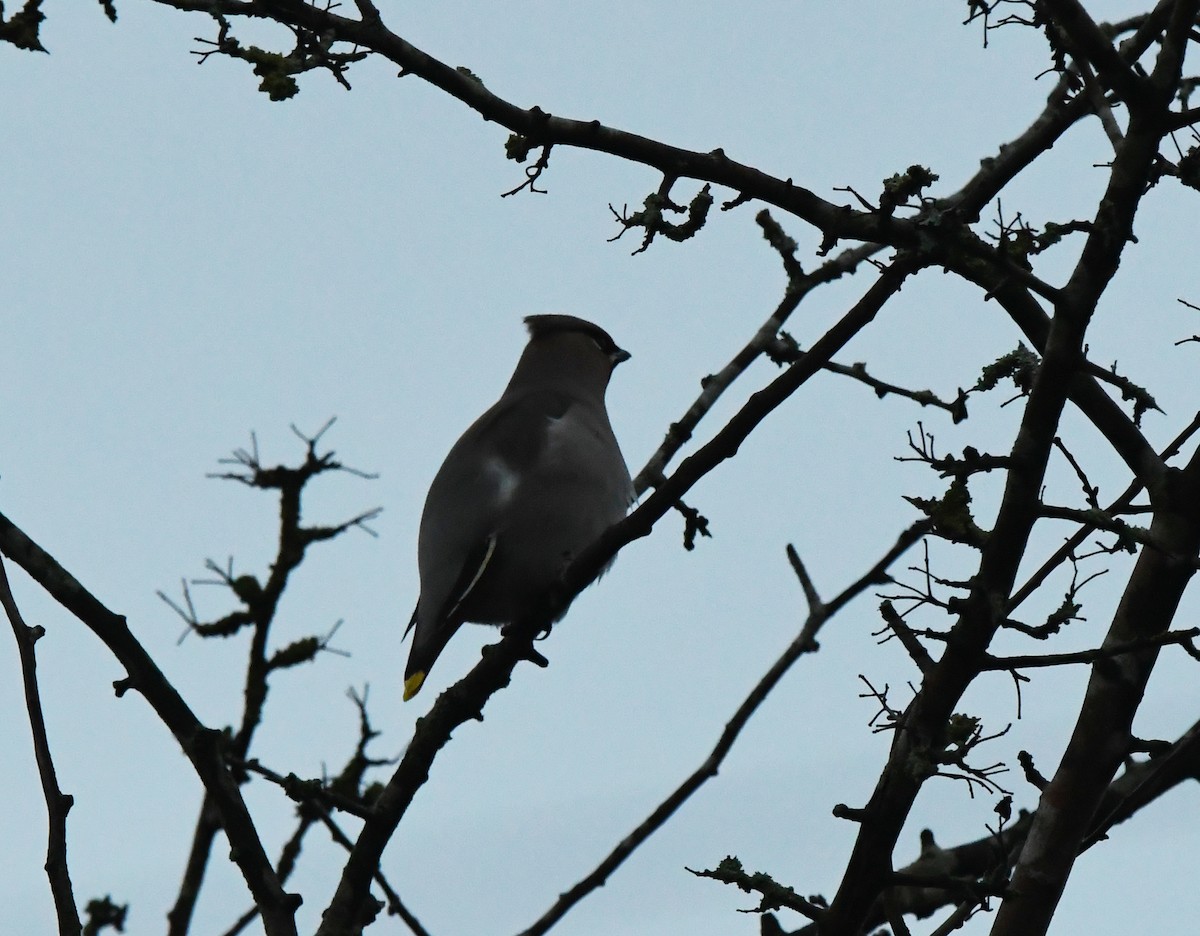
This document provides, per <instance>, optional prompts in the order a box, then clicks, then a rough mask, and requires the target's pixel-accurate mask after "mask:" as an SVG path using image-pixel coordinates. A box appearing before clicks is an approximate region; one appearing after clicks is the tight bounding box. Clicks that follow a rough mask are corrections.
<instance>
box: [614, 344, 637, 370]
mask: <svg viewBox="0 0 1200 936" xmlns="http://www.w3.org/2000/svg"><path fill="white" fill-rule="evenodd" d="M611 357H612V363H613V367H616V366H617V365H618V364H623V363H625V362H626V361H628V360H629V359H630V358H631V357H633V355H632V354H630V353H629V352H628V351H626V350H625V349H624V348H617V350H616V351H614V352H613V353H612V355H611Z"/></svg>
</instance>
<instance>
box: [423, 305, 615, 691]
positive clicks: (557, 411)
mask: <svg viewBox="0 0 1200 936" xmlns="http://www.w3.org/2000/svg"><path fill="white" fill-rule="evenodd" d="M525 326H526V328H527V329H528V331H529V340H528V342H527V344H526V345H525V349H524V351H523V352H522V353H521V357H520V359H519V360H518V361H517V366H516V369H515V370H514V371H513V375H512V377H511V378H510V380H509V382H508V385H507V386H506V387H505V388H504V392H503V393H502V394H501V395H500V399H499V400H497V401H496V403H495V404H494V405H493V406H492V407H491V408H490V409H489V410H487V412H485V413H484V414H483V415H482V416H480V417H479V418H478V419H477V420H475V422H474V423H473V424H472V425H471V426H470V428H468V429H467V431H466V432H464V433H463V434H462V436H461V438H459V440H458V441H457V442H456V443H455V444H454V446H453V447H452V448H451V449H450V452H449V454H447V456H446V458H445V461H443V462H442V466H441V468H439V469H438V472H437V474H436V475H435V476H434V479H433V483H432V484H431V485H430V487H429V493H428V494H427V495H426V498H425V506H424V509H423V511H422V513H421V523H420V527H419V529H418V533H417V568H418V572H419V575H420V597H419V598H418V600H417V606H416V608H415V609H414V610H413V614H412V618H411V619H410V620H409V623H408V628H407V629H406V630H405V632H404V634H405V636H406V637H407V636H408V633H409V632H410V631H412V632H413V642H412V647H411V649H410V651H409V656H408V664H407V666H406V667H405V670H404V700H405V701H408V700H409V699H411V698H412V697H413V696H415V695H416V694H417V693H418V692H419V691H420V689H421V686H422V684H423V683H424V682H425V678H426V676H427V675H428V673H429V670H430V667H432V666H433V664H434V661H436V660H437V658H438V656H439V654H441V652H442V650H443V649H445V647H446V644H447V643H448V642H449V640H450V638H451V637H453V636H454V634H455V632H456V631H457V630H458V628H459V627H460V625H462V624H463V623H464V622H472V623H479V624H494V625H504V624H510V623H512V622H514V621H516V620H518V619H519V618H520V617H521V616H522V615H523V614H526V613H528V612H529V611H530V610H531V609H532V608H533V607H535V606H536V603H537V602H538V600H539V599H540V598H541V597H542V596H544V595H545V593H546V592H547V591H548V590H549V588H550V587H551V586H553V585H554V583H555V582H557V581H558V580H559V578H560V577H561V575H562V573H563V571H564V569H565V568H566V566H567V565H568V564H569V563H570V561H571V560H572V559H573V558H574V557H576V556H578V555H579V553H580V552H582V551H583V550H584V549H585V548H586V547H587V546H589V545H590V544H591V543H592V542H593V541H595V540H596V539H597V538H598V537H599V536H600V534H601V533H603V532H604V531H605V530H606V529H608V527H610V526H612V525H613V524H614V523H617V522H618V521H620V520H621V519H622V518H623V517H624V516H625V514H626V512H627V511H628V510H629V507H630V505H631V504H632V503H633V499H634V492H633V482H632V481H631V479H630V477H629V468H628V467H627V466H626V464H625V458H624V456H623V455H622V454H621V449H620V446H619V445H618V444H617V439H616V436H615V435H614V434H613V429H612V425H611V423H610V422H609V418H608V410H607V408H606V406H605V399H604V397H605V391H606V390H607V389H608V383H609V379H610V378H611V377H612V373H613V370H614V369H615V368H616V366H617V365H618V364H620V363H622V362H623V361H627V360H629V357H630V355H629V352H628V351H625V350H623V349H622V348H620V347H618V346H617V343H616V342H615V341H613V339H612V337H611V336H610V335H609V334H608V332H606V331H605V330H604V329H603V328H601V327H600V326H598V325H594V324H593V323H591V322H589V321H586V320H584V319H581V318H576V317H575V316H573V315H561V314H552V315H530V316H527V317H526V318H525Z"/></svg>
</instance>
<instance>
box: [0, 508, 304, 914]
mask: <svg viewBox="0 0 1200 936" xmlns="http://www.w3.org/2000/svg"><path fill="white" fill-rule="evenodd" d="M0 553H2V554H3V555H5V556H7V557H8V558H9V559H11V560H12V561H13V562H15V563H17V565H19V566H21V568H23V569H24V570H25V571H26V572H28V573H29V575H30V576H31V577H32V578H33V579H34V581H36V582H37V583H38V584H39V585H41V586H42V588H44V589H45V590H46V591H47V592H48V593H49V595H50V596H51V597H52V598H53V599H54V600H55V601H57V602H58V603H59V604H60V605H62V606H63V607H64V608H66V609H67V610H68V611H70V612H71V614H73V615H74V616H75V617H76V618H78V619H79V620H80V621H82V622H83V623H84V624H85V625H86V626H87V627H88V628H89V629H90V630H91V631H92V632H93V633H94V634H95V635H96V636H97V637H99V638H100V640H101V641H103V642H104V645H105V646H106V647H108V649H109V650H110V651H111V652H112V654H113V656H115V657H116V658H117V660H119V661H120V663H121V665H122V666H124V667H125V671H126V673H127V674H128V675H127V676H126V678H124V679H121V680H118V681H117V682H116V683H115V684H114V685H115V687H116V690H117V694H118V695H121V694H124V693H125V692H126V691H128V690H129V689H136V690H137V691H138V692H139V693H141V695H142V697H143V698H144V699H145V700H146V701H147V702H148V703H150V707H151V708H153V709H154V712H155V714H156V715H158V717H159V719H160V720H161V721H162V722H163V724H164V725H166V726H167V728H168V729H169V730H170V732H171V734H173V735H174V736H175V740H176V741H178V742H179V746H180V747H181V748H182V749H183V753H184V754H185V755H187V758H188V760H190V761H191V762H192V766H193V767H194V768H195V771H196V775H197V776H198V777H199V778H200V781H201V783H203V784H204V789H205V791H206V794H207V795H209V796H211V798H212V803H213V808H214V809H215V810H216V813H217V815H218V816H219V817H220V819H221V826H222V828H223V829H224V830H225V834H226V836H227V837H228V838H229V843H230V846H231V852H232V856H233V860H234V861H235V862H236V863H237V865H238V869H239V870H240V871H241V872H242V877H243V878H245V881H246V885H247V887H248V888H249V889H250V893H251V894H252V895H253V898H254V901H255V903H256V904H257V905H258V907H259V908H260V910H261V912H262V916H263V925H264V928H265V929H266V932H267V934H268V936H295V933H296V921H295V912H296V908H297V907H298V906H299V905H300V898H299V895H296V894H288V893H285V892H284V890H283V888H282V887H281V886H280V883H279V878H278V877H277V876H276V874H275V870H274V868H273V867H272V865H271V861H270V859H269V858H268V857H267V854H266V852H265V851H264V849H263V845H262V842H261V841H260V840H259V837H258V832H257V830H256V829H255V827H254V820H253V819H252V818H251V817H250V813H249V811H248V810H247V808H246V803H245V801H244V800H243V799H242V794H241V791H240V790H239V789H238V786H237V783H235V782H234V779H233V777H232V776H231V775H230V773H229V771H228V769H227V768H226V766H225V763H224V760H223V758H222V753H221V739H220V733H219V732H217V731H215V730H213V729H211V728H207V727H205V726H204V725H203V724H201V722H200V720H199V719H197V718H196V716H195V715H194V714H193V712H192V710H191V709H190V708H189V707H188V704H187V703H186V702H185V701H184V700H183V698H182V696H180V695H179V693H178V691H176V689H175V687H174V686H172V685H171V683H170V682H169V681H168V680H167V678H166V677H165V676H164V675H163V673H162V671H161V670H160V669H159V668H158V666H157V665H156V664H155V662H154V660H153V659H151V657H150V655H149V654H148V653H146V651H145V649H144V648H143V647H142V645H141V644H140V643H139V642H138V640H137V638H136V637H134V636H133V633H132V632H131V631H130V630H129V626H128V624H126V622H125V618H124V617H122V616H121V615H119V614H115V613H114V612H112V611H110V610H109V609H108V608H107V607H105V606H104V605H103V604H101V603H100V601H99V600H97V598H96V597H95V596H94V595H92V593H91V592H89V591H88V590H87V589H86V588H84V587H83V585H82V584H81V583H80V582H79V580H78V579H76V578H75V577H74V576H73V575H71V574H70V573H69V572H68V571H67V570H66V569H64V568H63V567H62V566H61V565H59V564H58V562H57V561H56V560H55V559H54V557H53V556H51V555H49V554H48V553H47V552H46V551H45V550H43V549H42V548H41V547H40V546H38V545H37V544H36V543H35V542H33V540H31V539H30V538H29V537H28V536H26V535H25V534H24V533H23V532H22V531H21V530H20V529H18V528H17V527H16V526H15V525H14V524H13V523H12V521H11V520H9V519H8V517H6V516H4V514H2V513H0Z"/></svg>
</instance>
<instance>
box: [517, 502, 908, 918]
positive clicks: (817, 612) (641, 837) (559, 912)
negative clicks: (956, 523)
mask: <svg viewBox="0 0 1200 936" xmlns="http://www.w3.org/2000/svg"><path fill="white" fill-rule="evenodd" d="M928 531H929V524H928V523H927V522H926V521H924V520H922V521H918V522H917V523H914V524H913V525H912V526H910V527H909V528H908V529H907V530H905V531H904V532H903V533H901V534H900V537H899V538H898V539H897V540H896V543H895V545H893V546H892V548H891V549H889V550H888V551H887V553H885V554H884V556H883V558H882V559H880V560H879V561H878V562H876V563H875V564H874V565H873V566H871V568H870V569H868V570H867V571H866V572H865V573H864V574H863V575H862V576H860V577H859V578H858V580H857V581H855V582H853V583H852V584H850V585H849V586H847V587H846V588H845V589H844V590H843V591H842V592H841V593H840V594H839V595H838V596H837V597H836V598H834V599H833V600H832V601H831V602H829V603H828V604H824V603H822V602H820V601H818V600H815V592H813V594H812V595H810V596H809V601H810V605H809V613H808V617H807V619H806V620H805V622H804V625H803V626H802V627H801V628H800V633H799V634H798V635H797V636H796V638H795V640H793V641H792V642H791V643H790V644H789V645H788V647H787V649H786V650H784V652H783V653H782V654H781V655H780V657H779V659H777V660H776V661H775V662H774V663H773V664H771V667H770V668H769V669H768V670H767V671H766V673H764V674H763V676H762V678H761V679H759V681H758V683H757V684H756V685H755V686H754V688H753V689H752V690H751V691H750V694H749V695H747V696H746V698H745V699H744V700H743V701H742V704H741V705H739V706H738V709H737V711H736V712H734V713H733V717H732V718H730V719H729V721H728V722H727V723H726V725H725V729H724V731H722V732H721V737H720V738H719V739H718V740H717V743H716V746H715V747H714V748H713V749H712V752H711V753H710V754H709V755H708V757H707V758H705V760H704V762H703V763H702V764H701V765H700V766H699V767H697V768H696V770H695V771H693V772H692V774H691V775H690V776H688V778H687V779H686V780H684V781H683V783H681V784H680V785H679V786H678V787H676V788H675V790H674V791H673V792H672V793H671V795H670V796H668V797H667V798H666V799H665V800H663V801H662V802H661V803H660V804H659V805H658V806H657V807H656V808H655V810H654V811H653V812H652V813H651V814H650V815H649V816H647V817H646V819H645V821H644V822H642V823H641V825H639V826H638V827H637V828H636V829H634V830H633V831H632V832H630V833H629V835H627V836H626V837H625V838H624V839H622V840H621V842H620V843H618V845H617V847H616V848H614V849H613V850H612V851H611V852H610V853H609V854H608V856H607V857H606V858H605V859H604V860H603V861H602V862H600V864H599V865H597V866H596V868H595V869H594V870H593V871H592V872H591V873H590V874H588V875H587V876H586V877H584V878H583V879H581V880H580V881H579V882H578V883H576V884H575V885H574V886H572V887H571V888H569V889H568V890H567V891H565V892H564V893H563V894H561V895H560V896H559V898H558V900H556V901H555V902H554V905H553V906H552V907H551V908H550V909H549V910H547V911H546V912H545V913H544V914H542V916H541V917H539V918H538V920H537V921H536V922H535V923H534V924H533V925H532V926H530V927H529V928H528V929H525V930H522V931H521V933H520V936H542V934H544V933H546V932H547V931H548V930H549V929H550V928H551V927H552V926H554V924H555V923H557V922H558V921H559V920H560V919H562V918H563V917H564V916H565V915H566V914H567V912H568V911H569V910H570V909H571V908H572V907H574V906H575V904H577V903H579V901H581V900H582V899H583V898H584V897H586V896H587V895H588V894H590V893H591V892H592V891H594V890H595V889H596V888H598V887H603V886H604V883H605V882H606V881H607V880H608V878H609V876H610V875H611V874H612V873H613V872H614V871H616V870H617V868H619V867H620V866H621V864H622V862H624V861H625V859H626V858H628V857H629V856H630V855H631V854H633V852H634V851H635V850H636V849H637V848H638V846H639V845H641V844H642V843H643V842H644V841H646V839H648V838H649V837H650V836H651V835H653V834H654V833H655V832H657V831H658V829H659V828H660V827H661V826H662V825H663V823H665V822H666V821H667V820H668V819H670V818H671V816H673V815H674V814H675V812H676V810H678V809H679V807H680V806H682V805H683V804H684V803H685V802H687V800H688V798H689V797H690V796H691V795H692V794H693V793H695V792H696V791H697V790H698V789H700V787H702V786H703V785H704V784H705V783H706V782H707V781H708V780H711V779H712V778H713V777H715V776H716V775H717V771H718V770H719V769H720V766H721V763H722V762H723V761H724V760H725V757H726V756H727V755H728V754H729V752H730V750H731V749H732V748H733V745H734V742H735V741H737V739H738V735H739V734H741V731H742V729H743V728H745V727H746V724H747V723H748V722H749V721H750V719H751V717H753V715H754V713H755V712H756V711H758V708H759V706H760V705H762V703H763V702H764V701H765V700H766V698H767V696H768V695H770V693H771V690H772V689H774V688H775V686H776V685H778V684H779V681H780V680H781V679H782V678H783V677H784V675H785V674H786V673H787V671H788V670H789V669H791V667H792V664H794V663H795V662H796V661H797V660H799V659H800V657H801V656H803V655H804V654H806V653H815V652H816V650H817V649H818V644H817V639H816V638H817V634H818V633H819V632H820V630H821V628H822V627H823V626H824V625H825V623H826V622H827V621H828V620H829V619H830V618H832V617H833V616H834V615H835V614H837V613H838V612H839V611H840V610H841V609H842V608H844V607H845V606H846V605H847V604H848V603H849V602H850V601H852V600H853V599H854V598H856V597H858V596H859V595H860V594H862V593H863V592H864V591H866V590H867V589H868V588H870V587H871V586H872V585H878V584H879V583H880V582H883V581H886V580H887V570H888V568H889V567H890V566H891V564H892V563H893V562H895V561H896V559H898V558H899V557H900V556H902V555H903V554H904V553H905V552H906V551H907V550H908V548H909V547H910V546H912V545H913V544H914V543H916V542H917V541H918V540H920V539H921V537H922V536H924V535H925V534H926V533H927V532H928ZM806 592H807V590H806Z"/></svg>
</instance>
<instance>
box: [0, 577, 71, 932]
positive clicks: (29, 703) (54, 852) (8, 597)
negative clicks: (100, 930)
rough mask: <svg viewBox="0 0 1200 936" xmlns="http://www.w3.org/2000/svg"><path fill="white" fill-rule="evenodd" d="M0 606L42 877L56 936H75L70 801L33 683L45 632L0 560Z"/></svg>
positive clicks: (34, 682) (36, 684) (39, 696)
mask: <svg viewBox="0 0 1200 936" xmlns="http://www.w3.org/2000/svg"><path fill="white" fill-rule="evenodd" d="M0 605H3V606H4V611H5V613H6V614H7V615H8V621H9V623H10V624H11V625H12V629H13V636H14V637H15V638H16V640H17V653H18V654H19V655H20V658H21V680H22V682H23V683H24V685H25V708H26V710H27V711H28V712H29V730H30V732H31V733H32V734H33V752H34V756H35V758H36V759H37V767H38V776H39V778H40V779H41V781H42V794H43V795H44V796H45V798H46V819H47V826H48V831H47V843H46V877H47V878H49V880H50V893H51V894H52V895H53V897H54V912H55V914H56V915H57V916H58V932H59V936H78V934H79V933H80V931H81V924H80V922H79V909H78V908H77V907H76V905H75V891H74V890H73V889H72V887H71V874H70V871H69V869H68V868H67V813H69V812H70V811H71V805H72V804H73V803H74V800H73V799H72V798H71V796H70V795H68V794H66V793H63V791H62V790H61V789H60V788H59V785H58V774H57V773H56V772H55V770H54V758H53V757H52V756H51V754H50V738H49V736H48V735H47V734H46V719H45V716H44V715H43V714H42V699H41V694H40V693H39V691H38V683H37V655H36V653H35V652H34V644H35V643H36V642H37V641H38V639H39V638H40V637H42V635H43V634H45V629H44V628H42V627H41V626H40V625H39V626H36V627H30V626H28V625H27V624H26V623H25V621H24V620H22V618H21V611H20V609H19V608H18V607H17V602H16V599H15V598H13V593H12V589H11V588H10V587H9V584H8V573H7V572H6V571H5V569H4V561H3V559H0Z"/></svg>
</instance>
